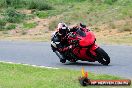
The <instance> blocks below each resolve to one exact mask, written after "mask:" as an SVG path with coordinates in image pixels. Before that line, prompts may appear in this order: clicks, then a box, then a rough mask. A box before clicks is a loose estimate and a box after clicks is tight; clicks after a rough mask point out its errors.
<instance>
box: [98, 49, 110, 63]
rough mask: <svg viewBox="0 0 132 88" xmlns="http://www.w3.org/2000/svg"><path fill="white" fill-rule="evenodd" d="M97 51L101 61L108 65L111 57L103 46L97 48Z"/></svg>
mask: <svg viewBox="0 0 132 88" xmlns="http://www.w3.org/2000/svg"><path fill="white" fill-rule="evenodd" d="M96 53H97V58H98V62H99V63H101V64H103V65H108V64H109V63H110V57H109V56H108V54H107V53H106V52H105V51H104V50H103V49H102V48H100V47H99V48H97V49H96Z"/></svg>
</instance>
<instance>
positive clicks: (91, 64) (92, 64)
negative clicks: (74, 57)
mask: <svg viewBox="0 0 132 88" xmlns="http://www.w3.org/2000/svg"><path fill="white" fill-rule="evenodd" d="M64 65H74V66H75V65H76V66H105V65H102V64H100V63H84V62H75V63H72V62H69V63H66V64H64ZM108 66H111V65H108Z"/></svg>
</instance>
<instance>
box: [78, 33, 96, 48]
mask: <svg viewBox="0 0 132 88" xmlns="http://www.w3.org/2000/svg"><path fill="white" fill-rule="evenodd" d="M94 41H95V35H94V34H93V32H91V31H89V32H86V36H85V37H82V38H81V40H80V41H79V45H80V46H82V47H86V46H89V45H92V44H93V43H94Z"/></svg>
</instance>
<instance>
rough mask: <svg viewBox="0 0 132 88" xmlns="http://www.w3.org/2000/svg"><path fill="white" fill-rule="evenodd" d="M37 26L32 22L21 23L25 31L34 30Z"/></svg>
mask: <svg viewBox="0 0 132 88" xmlns="http://www.w3.org/2000/svg"><path fill="white" fill-rule="evenodd" d="M36 26H37V23H35V22H32V23H23V28H26V29H31V28H35V27H36Z"/></svg>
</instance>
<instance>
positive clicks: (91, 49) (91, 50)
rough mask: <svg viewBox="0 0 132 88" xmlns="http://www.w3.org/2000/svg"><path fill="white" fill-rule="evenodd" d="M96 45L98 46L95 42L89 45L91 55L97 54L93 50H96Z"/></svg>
mask: <svg viewBox="0 0 132 88" xmlns="http://www.w3.org/2000/svg"><path fill="white" fill-rule="evenodd" d="M98 47H99V46H98V45H97V44H95V43H94V44H93V45H92V46H91V47H90V52H91V54H92V55H94V56H97V54H96V52H95V50H96V49H97V48H98Z"/></svg>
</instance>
